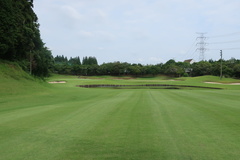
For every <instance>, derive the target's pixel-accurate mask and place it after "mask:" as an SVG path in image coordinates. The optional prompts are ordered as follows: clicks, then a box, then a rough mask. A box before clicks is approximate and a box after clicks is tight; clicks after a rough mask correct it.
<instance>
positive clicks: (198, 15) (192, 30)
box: [34, 0, 240, 64]
mask: <svg viewBox="0 0 240 160" xmlns="http://www.w3.org/2000/svg"><path fill="white" fill-rule="evenodd" d="M239 8H240V1H239V0H121V1H113V0H35V1H34V11H35V13H36V14H37V16H38V18H39V23H40V31H41V37H42V39H43V41H44V42H45V43H46V46H47V47H48V48H50V50H52V53H53V55H54V56H56V55H65V56H67V57H76V56H79V57H80V58H82V57H83V56H95V57H96V58H97V59H98V62H99V64H101V63H103V62H114V61H120V62H129V63H142V64H157V63H165V62H166V61H168V60H169V59H175V60H176V61H183V60H185V59H190V58H193V59H195V60H196V61H198V60H199V52H198V51H196V49H197V48H198V47H199V46H197V45H196V43H198V42H199V40H196V38H197V37H198V36H199V35H198V34H196V32H206V34H205V36H206V37H207V39H206V43H208V45H207V46H206V48H207V49H208V50H207V51H206V52H205V59H207V60H208V59H213V60H217V59H219V57H220V56H219V49H223V57H224V59H230V58H231V57H234V58H237V59H240V18H239V17H240V9H239ZM219 42H221V43H219Z"/></svg>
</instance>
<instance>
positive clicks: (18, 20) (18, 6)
mask: <svg viewBox="0 0 240 160" xmlns="http://www.w3.org/2000/svg"><path fill="white" fill-rule="evenodd" d="M0 24H1V25H0V59H6V60H10V61H28V62H29V63H31V64H28V66H30V67H29V70H31V69H32V68H31V66H35V69H32V73H33V74H35V75H45V73H44V74H42V73H39V72H42V71H43V70H42V69H40V68H43V66H44V67H46V68H44V72H45V71H47V70H48V68H49V64H46V65H42V64H43V62H42V61H44V58H45V57H48V58H50V61H51V60H52V56H51V51H50V50H48V49H47V48H46V47H45V46H44V43H43V42H42V39H41V37H40V31H39V24H38V18H37V16H36V14H35V13H34V11H33V0H0ZM46 50H47V51H46ZM49 54H50V57H49ZM26 64H27V63H26ZM38 67H39V68H38Z"/></svg>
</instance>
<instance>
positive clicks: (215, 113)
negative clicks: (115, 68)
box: [0, 75, 240, 160]
mask: <svg viewBox="0 0 240 160" xmlns="http://www.w3.org/2000/svg"><path fill="white" fill-rule="evenodd" d="M5 79H8V81H7V80H6V81H5V85H6V86H7V85H9V84H11V85H12V84H14V83H17V84H18V85H21V84H27V82H30V84H29V85H28V86H17V85H16V87H17V88H16V90H17V92H14V94H11V91H8V94H6V95H4V93H3V90H1V91H0V94H1V95H4V96H0V148H1V151H0V159H1V160H18V159H19V160H22V159H25V160H28V159H29V160H42V159H44V160H80V159H81V160H82V159H86V160H91V159H119V160H122V159H143V160H146V159H151V160H155V159H156V160H159V159H164V160H175V159H176V160H188V159H189V160H209V159H211V160H226V159H229V160H235V159H236V160H237V159H239V157H240V152H239V150H240V136H239V133H240V116H239V115H240V105H239V104H240V102H239V95H240V88H239V87H240V86H231V85H216V84H205V83H203V82H204V81H206V79H207V80H215V77H209V76H207V77H196V78H186V79H184V80H183V79H182V81H169V80H166V79H162V78H139V79H138V78H137V79H128V80H123V79H115V78H110V77H105V78H101V79H96V78H94V79H79V78H77V77H75V76H62V75H54V76H53V77H51V78H49V79H48V80H47V81H55V80H64V81H66V82H67V83H66V84H45V83H43V82H34V81H33V80H27V79H25V78H23V79H20V80H18V82H16V81H15V80H13V79H12V78H9V77H8V78H5ZM231 81H237V80H231ZM146 83H149V84H151V83H153V84H154V83H159V84H161V83H162V84H165V83H169V84H177V85H181V84H188V85H198V86H214V87H217V86H220V87H222V88H224V90H210V89H209V90H208V89H204V90H197V89H196V90H195V89H192V90H184V89H183V90H163V89H124V90H123V89H94V88H91V89H88V88H79V87H75V86H76V85H83V84H146ZM34 84H35V85H36V86H37V87H35V88H34ZM2 86H3V85H2ZM2 86H1V87H2ZM18 87H19V88H18ZM32 87H33V88H32ZM26 90H28V91H26ZM5 91H6V89H5ZM21 93H24V94H21Z"/></svg>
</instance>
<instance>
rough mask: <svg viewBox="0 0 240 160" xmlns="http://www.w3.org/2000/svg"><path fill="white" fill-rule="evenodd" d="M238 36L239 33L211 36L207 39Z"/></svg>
mask: <svg viewBox="0 0 240 160" xmlns="http://www.w3.org/2000/svg"><path fill="white" fill-rule="evenodd" d="M238 34H240V32H233V33H229V34H223V35H216V36H211V37H209V38H218V37H228V36H235V35H238Z"/></svg>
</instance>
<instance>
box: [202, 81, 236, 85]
mask: <svg viewBox="0 0 240 160" xmlns="http://www.w3.org/2000/svg"><path fill="white" fill-rule="evenodd" d="M205 83H209V84H225V85H240V83H218V82H205Z"/></svg>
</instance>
